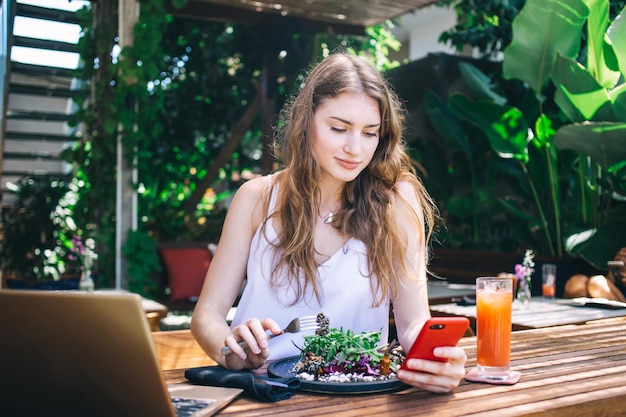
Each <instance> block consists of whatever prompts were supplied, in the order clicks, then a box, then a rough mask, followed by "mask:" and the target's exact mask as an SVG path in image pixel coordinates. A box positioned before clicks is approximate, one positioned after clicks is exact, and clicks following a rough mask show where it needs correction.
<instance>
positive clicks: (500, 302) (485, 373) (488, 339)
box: [476, 277, 513, 380]
mask: <svg viewBox="0 0 626 417" xmlns="http://www.w3.org/2000/svg"><path fill="white" fill-rule="evenodd" d="M512 301H513V280H512V279H508V278H496V277H481V278H477V279H476V362H477V368H478V373H479V375H481V376H482V377H485V378H487V379H493V380H505V379H507V377H508V375H509V363H510V360H511V309H512Z"/></svg>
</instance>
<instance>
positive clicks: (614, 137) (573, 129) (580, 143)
mask: <svg viewBox="0 0 626 417" xmlns="http://www.w3.org/2000/svg"><path fill="white" fill-rule="evenodd" d="M554 143H555V144H556V146H557V147H558V148H559V149H572V150H574V151H577V152H581V153H583V154H585V155H588V156H590V157H591V159H592V160H593V161H594V162H596V163H597V164H599V165H600V166H601V167H602V168H603V169H604V170H605V171H607V170H608V169H609V168H610V167H611V166H613V165H615V164H617V163H619V162H622V161H624V160H626V123H610V122H603V123H584V124H583V123H576V124H571V125H566V126H563V127H561V128H560V129H559V130H558V131H557V132H556V134H555V136H554Z"/></svg>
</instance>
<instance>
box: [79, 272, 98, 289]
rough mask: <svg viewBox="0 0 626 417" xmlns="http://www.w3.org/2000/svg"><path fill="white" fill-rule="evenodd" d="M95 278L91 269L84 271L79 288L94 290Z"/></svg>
mask: <svg viewBox="0 0 626 417" xmlns="http://www.w3.org/2000/svg"><path fill="white" fill-rule="evenodd" d="M94 286H95V284H94V282H93V278H91V271H84V272H83V273H82V274H81V277H80V283H79V284H78V289H79V290H81V291H87V292H92V291H93V289H94Z"/></svg>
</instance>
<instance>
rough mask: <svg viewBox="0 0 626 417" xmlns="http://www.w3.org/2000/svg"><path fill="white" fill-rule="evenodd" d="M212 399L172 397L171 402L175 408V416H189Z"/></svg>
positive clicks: (207, 404)
mask: <svg viewBox="0 0 626 417" xmlns="http://www.w3.org/2000/svg"><path fill="white" fill-rule="evenodd" d="M212 403H213V401H207V400H194V399H190V398H172V404H173V405H174V409H175V410H176V417H190V416H192V415H193V413H195V412H198V411H200V410H202V409H204V408H206V407H208V406H209V405H211V404H212Z"/></svg>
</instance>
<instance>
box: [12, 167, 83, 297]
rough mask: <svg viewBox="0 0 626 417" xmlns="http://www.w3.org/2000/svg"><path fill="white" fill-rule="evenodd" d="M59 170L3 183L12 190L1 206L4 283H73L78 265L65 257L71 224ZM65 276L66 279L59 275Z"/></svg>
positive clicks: (67, 187)
mask: <svg viewBox="0 0 626 417" xmlns="http://www.w3.org/2000/svg"><path fill="white" fill-rule="evenodd" d="M71 186H72V185H71V181H70V180H69V179H68V178H66V177H62V176H50V175H46V176H29V177H23V178H20V179H19V180H18V181H17V182H16V183H15V184H13V185H9V189H10V191H11V193H12V194H13V195H14V196H15V200H14V201H13V202H12V203H8V204H6V205H5V206H4V207H3V208H2V240H1V247H2V250H1V251H0V266H1V267H2V272H3V277H4V279H5V283H6V284H7V286H8V287H9V288H41V289H72V288H78V282H79V280H80V265H78V264H75V263H74V262H72V260H71V248H72V243H71V237H70V238H68V237H66V233H65V231H66V230H67V229H68V226H72V225H73V222H72V221H71V216H70V214H71V210H70V209H69V204H70V201H68V199H67V197H68V193H70V192H71ZM64 278H68V279H64Z"/></svg>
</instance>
